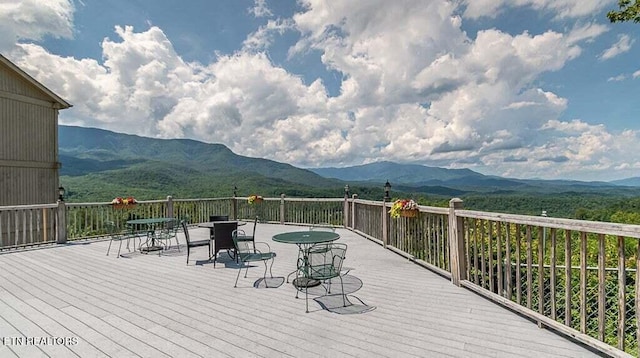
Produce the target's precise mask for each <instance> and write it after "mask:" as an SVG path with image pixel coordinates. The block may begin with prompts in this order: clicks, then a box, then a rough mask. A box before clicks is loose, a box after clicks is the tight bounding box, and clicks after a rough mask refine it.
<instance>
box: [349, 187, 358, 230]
mask: <svg viewBox="0 0 640 358" xmlns="http://www.w3.org/2000/svg"><path fill="white" fill-rule="evenodd" d="M356 199H358V194H353V195H351V220H349V224H351V228H352V229H354V230H355V229H356V202H355V201H356Z"/></svg>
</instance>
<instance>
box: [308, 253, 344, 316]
mask: <svg viewBox="0 0 640 358" xmlns="http://www.w3.org/2000/svg"><path fill="white" fill-rule="evenodd" d="M346 252H347V245H345V244H340V243H334V242H331V243H322V244H315V245H313V246H311V247H310V248H309V250H308V252H306V255H305V257H304V258H299V259H298V272H299V273H300V274H302V277H304V278H305V279H307V280H315V281H318V282H319V283H320V284H321V285H322V286H323V287H324V289H325V291H326V292H327V294H331V284H332V280H333V279H334V278H339V279H340V288H341V292H342V304H343V307H346V306H347V300H346V297H345V294H344V283H343V282H342V276H343V275H344V273H343V272H342V263H343V262H344V259H345V254H346ZM310 286H313V285H312V284H309V283H308V284H306V285H305V286H304V294H305V303H306V312H307V313H309V287H310ZM296 297H297V293H296Z"/></svg>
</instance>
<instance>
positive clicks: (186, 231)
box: [180, 221, 211, 265]
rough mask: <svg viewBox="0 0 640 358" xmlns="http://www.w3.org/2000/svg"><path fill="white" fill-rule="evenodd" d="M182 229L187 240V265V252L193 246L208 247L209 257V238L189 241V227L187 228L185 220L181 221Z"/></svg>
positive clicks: (188, 252)
mask: <svg viewBox="0 0 640 358" xmlns="http://www.w3.org/2000/svg"><path fill="white" fill-rule="evenodd" d="M180 225H181V226H182V231H183V232H184V238H185V240H186V241H187V265H189V254H190V253H191V249H192V248H194V247H201V246H207V247H209V258H211V240H196V241H191V239H190V238H189V229H188V228H187V222H186V221H181V222H180Z"/></svg>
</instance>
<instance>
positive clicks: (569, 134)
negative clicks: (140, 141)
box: [12, 0, 640, 177]
mask: <svg viewBox="0 0 640 358" xmlns="http://www.w3.org/2000/svg"><path fill="white" fill-rule="evenodd" d="M486 3H487V4H489V3H491V4H495V3H500V4H501V2H495V1H494V2H486ZM561 3H563V4H565V5H566V6H565V7H562V9H565V10H566V9H573V8H572V7H570V6H568V4H569V3H570V2H568V1H564V2H561ZM573 3H574V2H572V3H571V4H573ZM519 4H525V2H519ZM526 4H529V5H530V6H534V3H533V2H526ZM535 4H537V5H536V6H542V7H544V8H545V9H546V8H553V6H554V5H552V4H551V3H549V2H537V3H535ZM589 4H592V3H591V2H588V4H587V6H591V5H589ZM259 5H266V4H265V3H263V2H260V1H257V2H256V6H259ZM300 5H301V6H302V8H303V9H304V10H302V11H301V12H300V13H297V14H295V16H294V17H293V18H292V19H278V20H269V21H268V22H267V24H266V25H265V26H263V27H261V28H259V29H257V31H256V32H254V33H253V34H251V35H250V36H249V37H248V38H247V39H246V40H245V42H244V44H243V45H244V46H243V48H242V50H240V51H238V52H237V53H235V54H231V55H225V56H221V55H220V56H218V58H216V59H215V60H214V61H213V62H211V63H207V64H199V63H189V62H185V61H184V60H183V59H182V57H181V56H180V54H178V53H176V51H175V49H174V48H173V45H172V43H171V41H170V39H169V38H167V36H166V34H165V33H164V32H163V31H162V29H160V28H158V27H150V28H149V29H147V30H144V31H141V32H136V31H134V29H133V28H132V27H130V26H124V27H122V26H116V27H115V33H116V35H117V36H118V39H110V38H107V39H105V40H104V41H103V43H102V49H103V62H102V63H99V62H98V61H96V60H93V59H75V58H71V57H59V56H56V55H53V54H50V53H49V52H47V51H46V50H45V49H43V48H42V47H40V46H37V45H33V44H22V45H20V47H19V50H17V51H14V52H13V53H12V59H14V60H15V61H16V63H17V64H18V65H19V66H21V67H22V68H24V69H25V70H27V71H28V72H29V73H31V74H33V75H34V77H36V78H37V79H39V80H41V81H42V82H43V83H44V84H45V85H47V86H48V87H50V88H51V89H53V90H54V91H55V92H56V93H58V94H59V95H61V96H62V97H63V98H65V99H67V100H69V101H70V102H71V103H72V104H73V105H74V107H73V108H71V109H68V110H65V111H63V112H62V113H61V117H60V120H61V122H62V123H67V124H77V125H86V126H95V127H101V128H106V129H111V130H115V131H119V132H127V133H135V134H141V135H147V136H152V137H161V138H175V137H186V138H193V139H198V140H203V141H207V142H217V143H222V144H225V145H227V146H229V147H230V148H231V149H232V150H234V151H235V152H236V153H239V154H243V155H250V156H256V157H265V158H269V159H274V160H278V161H284V162H288V163H291V164H294V165H301V166H318V165H352V164H360V163H364V162H370V161H374V160H383V159H386V160H394V161H412V162H417V163H423V164H431V165H445V166H450V167H461V166H465V167H469V166H470V167H472V168H483V169H485V170H484V171H485V172H486V171H487V170H486V168H490V171H491V172H493V173H495V174H507V175H518V176H525V177H567V176H568V175H571V176H574V177H576V176H579V175H581V174H580V170H581V169H580V168H581V167H582V168H588V169H587V170H590V171H594V172H595V171H596V170H597V169H598V168H600V169H602V168H605V169H607V168H608V169H612V168H614V167H633V166H634V165H635V164H632V163H637V162H638V160H637V159H633V160H632V159H630V158H629V156H628V155H625V154H624V150H628V149H629V148H636V149H635V151H634V152H640V148H637V146H638V145H637V144H635V143H640V141H638V133H636V132H625V133H618V134H615V133H611V132H609V131H607V129H606V128H605V127H604V126H594V125H589V124H587V123H585V122H582V121H571V122H563V121H560V120H559V119H558V118H560V116H561V114H562V113H563V112H564V111H565V110H566V108H567V106H568V102H567V100H566V99H565V98H562V97H560V96H558V95H557V94H555V93H553V92H552V91H551V90H549V89H545V88H542V87H541V86H540V85H539V84H538V79H539V78H540V76H541V74H543V73H547V72H553V71H558V70H560V69H562V68H563V67H564V66H566V65H567V63H569V62H570V61H572V60H573V59H575V58H576V57H578V56H580V54H581V53H582V46H583V43H586V42H588V41H591V40H593V39H594V38H596V37H597V36H599V35H600V34H602V33H603V32H604V31H606V27H604V26H601V25H597V24H586V25H582V26H573V27H569V29H568V30H567V31H566V32H565V33H561V32H555V31H546V32H543V33H539V34H533V33H528V32H524V33H521V34H517V35H510V34H507V33H504V32H501V31H499V30H496V29H486V30H480V31H479V32H478V33H477V36H476V38H475V39H470V38H468V37H467V36H466V34H465V32H464V31H462V29H461V19H460V17H458V16H456V15H455V13H456V11H457V9H456V8H455V5H454V4H453V2H450V1H444V0H442V1H431V2H428V3H425V2H423V1H421V0H414V1H409V0H407V1H406V2H403V3H402V5H403V6H400V5H398V3H396V2H389V1H386V0H376V1H374V0H371V1H366V2H353V1H337V0H332V1H326V0H306V1H304V2H301V4H300ZM522 6H524V5H522ZM567 11H569V10H567ZM292 30H297V31H299V32H300V34H301V39H300V41H299V42H298V43H297V44H295V45H294V46H292V48H291V51H290V56H297V55H299V54H301V53H304V54H305V55H308V53H309V52H307V51H309V50H312V51H313V52H318V53H320V56H321V57H320V59H321V61H322V62H323V63H324V64H325V65H326V66H327V67H328V68H330V69H332V70H334V71H337V72H339V73H341V74H342V76H343V80H342V83H341V87H340V93H339V95H337V96H334V97H331V96H329V95H328V91H327V89H326V88H325V86H324V84H323V82H322V81H321V80H320V79H318V80H316V81H314V82H312V83H310V84H308V83H305V82H304V81H303V80H302V78H301V77H300V76H298V75H295V74H292V73H289V72H287V71H286V70H285V69H283V68H280V67H277V66H275V65H274V64H273V63H272V62H271V61H270V60H269V57H268V56H267V54H266V53H264V52H262V51H264V50H265V49H267V48H269V47H270V46H271V44H272V43H273V41H275V40H276V38H275V37H274V36H275V35H277V34H282V33H283V32H284V31H292ZM51 68H56V69H59V70H58V71H50V70H49V69H51ZM634 76H635V77H638V76H640V71H638V72H637V73H636V74H634ZM629 170H631V169H629Z"/></svg>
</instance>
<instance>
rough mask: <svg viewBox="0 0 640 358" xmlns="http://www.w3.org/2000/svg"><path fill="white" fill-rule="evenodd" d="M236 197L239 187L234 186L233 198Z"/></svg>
mask: <svg viewBox="0 0 640 358" xmlns="http://www.w3.org/2000/svg"><path fill="white" fill-rule="evenodd" d="M236 196H238V187H237V186H235V185H234V186H233V197H234V198H235V197H236Z"/></svg>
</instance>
